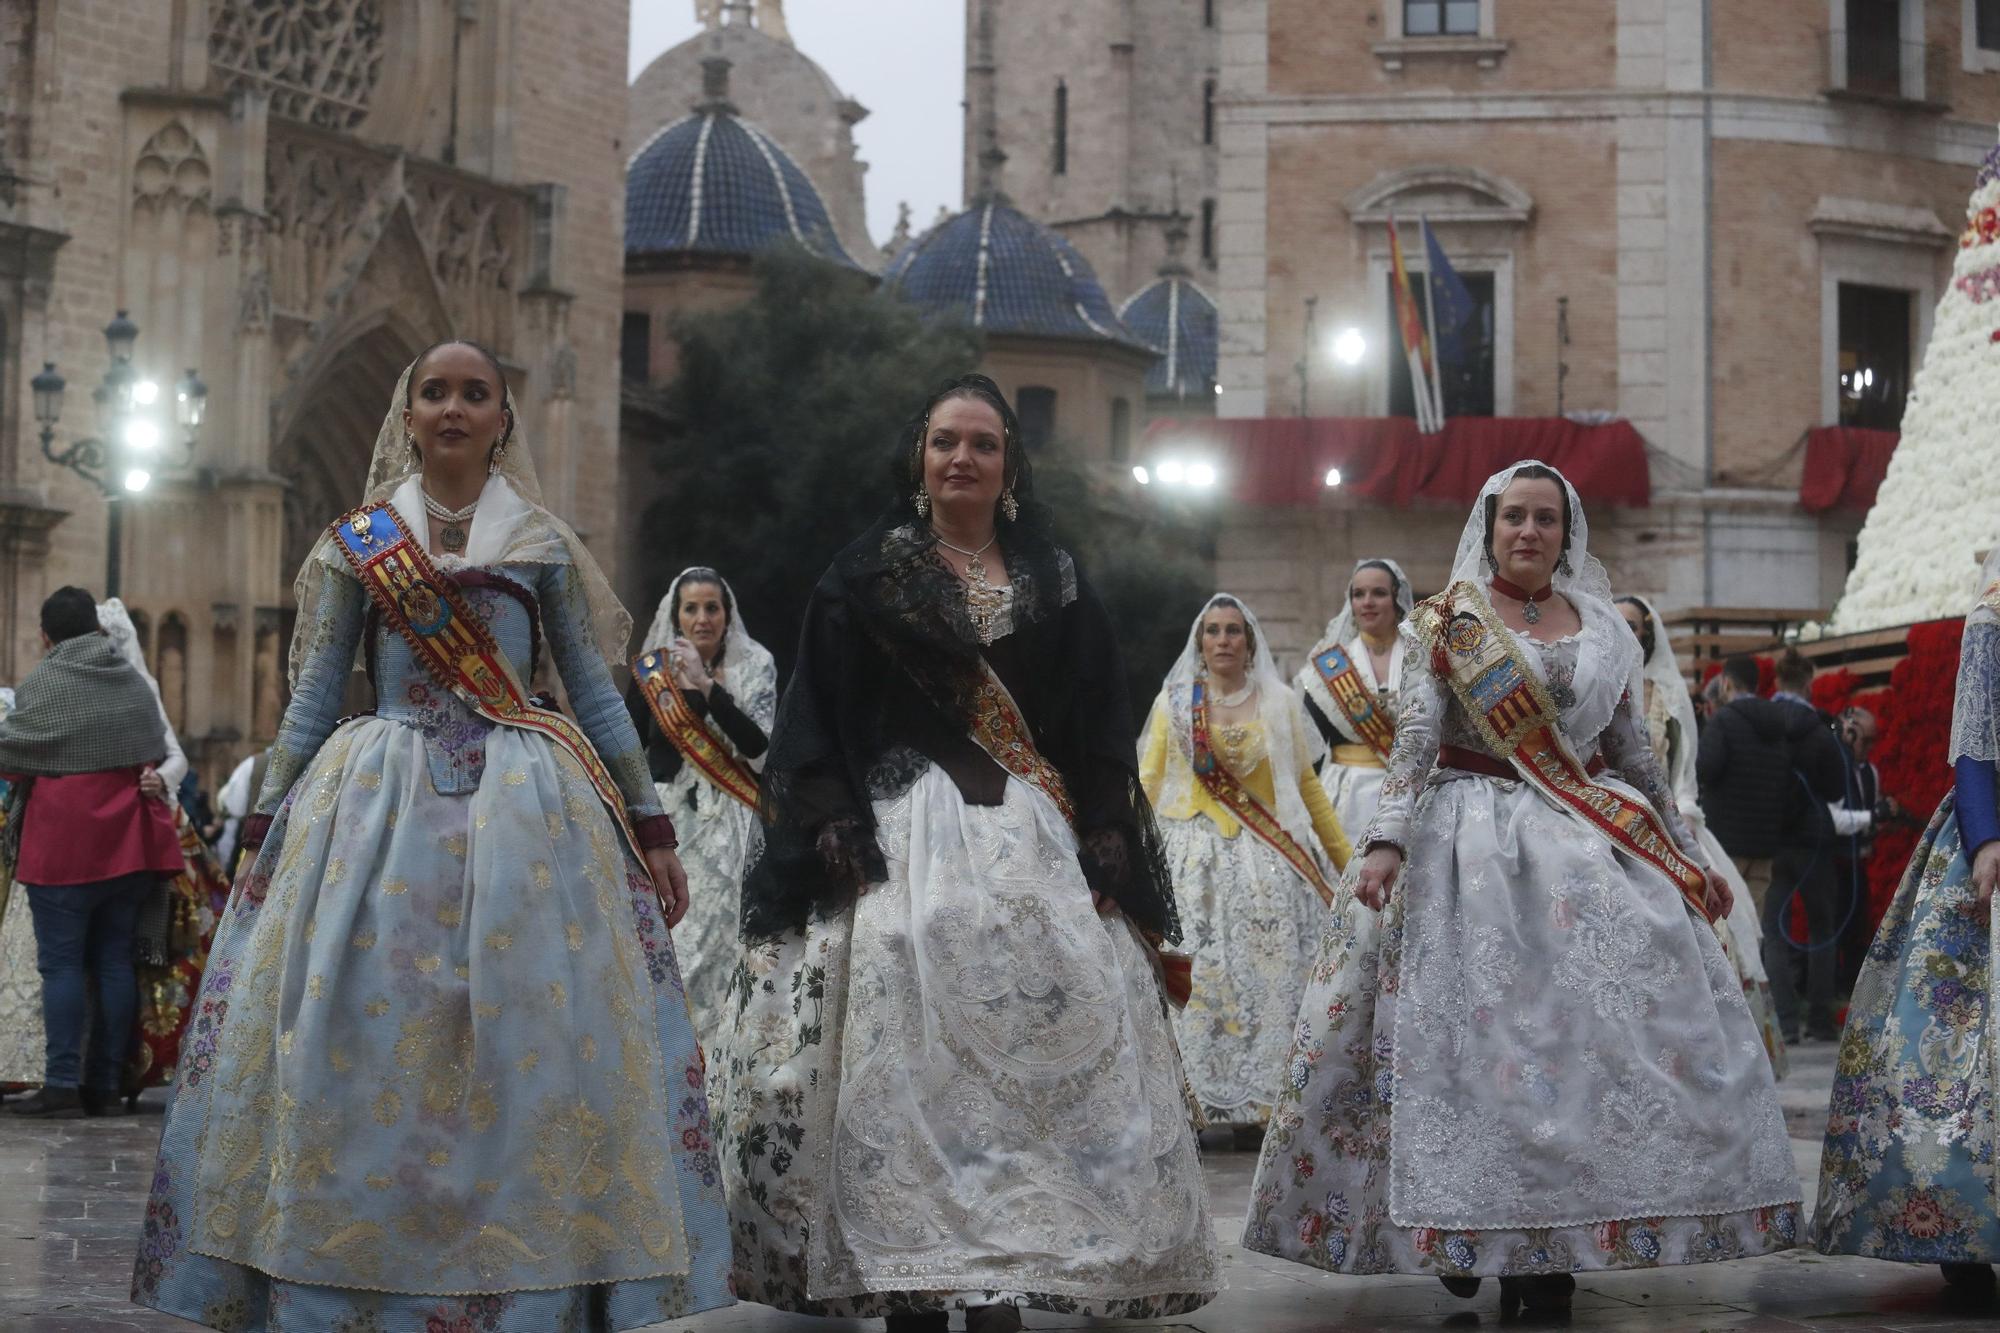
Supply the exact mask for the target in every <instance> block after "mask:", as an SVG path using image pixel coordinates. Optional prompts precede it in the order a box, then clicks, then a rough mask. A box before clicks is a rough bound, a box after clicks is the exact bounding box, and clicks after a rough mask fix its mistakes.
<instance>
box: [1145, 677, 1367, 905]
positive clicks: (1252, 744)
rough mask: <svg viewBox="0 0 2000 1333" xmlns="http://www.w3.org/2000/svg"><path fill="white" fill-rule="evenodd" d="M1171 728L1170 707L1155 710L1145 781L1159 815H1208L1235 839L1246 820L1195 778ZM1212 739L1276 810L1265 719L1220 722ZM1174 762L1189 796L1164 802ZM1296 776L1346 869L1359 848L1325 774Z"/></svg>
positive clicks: (1324, 838) (1322, 835)
mask: <svg viewBox="0 0 2000 1333" xmlns="http://www.w3.org/2000/svg"><path fill="white" fill-rule="evenodd" d="M1169 726H1170V722H1169V720H1168V717H1167V710H1165V709H1163V708H1156V709H1154V710H1153V716H1152V719H1151V721H1149V722H1148V723H1147V726H1146V735H1145V738H1144V739H1143V740H1142V741H1141V742H1140V746H1139V781H1140V783H1141V785H1143V786H1144V787H1145V789H1146V796H1147V799H1149V800H1151V801H1152V802H1153V813H1154V814H1156V815H1158V816H1159V817H1160V818H1161V819H1195V818H1206V819H1207V820H1208V821H1209V822H1210V823H1212V824H1214V825H1215V830H1216V832H1218V833H1220V834H1221V835H1222V836H1223V837H1225V838H1233V837H1235V836H1236V835H1237V833H1238V832H1240V831H1241V830H1242V827H1243V825H1242V823H1241V822H1240V821H1239V820H1238V819H1237V818H1236V817H1235V816H1234V815H1232V814H1230V813H1229V811H1228V810H1226V809H1224V808H1223V807H1222V805H1221V804H1219V803H1218V802H1217V801H1216V799H1215V798H1214V797H1213V796H1210V795H1209V794H1208V789H1207V788H1206V787H1204V786H1202V785H1201V782H1200V781H1199V780H1198V779H1196V778H1195V776H1194V772H1193V769H1192V768H1191V766H1190V765H1189V763H1188V758H1187V755H1186V753H1185V752H1183V751H1182V749H1181V747H1180V746H1179V745H1178V744H1176V743H1175V742H1174V740H1173V738H1172V737H1171V736H1170V735H1168V729H1169ZM1210 739H1211V740H1212V742H1213V744H1214V746H1215V755H1216V758H1218V759H1220V760H1221V761H1222V763H1223V766H1224V767H1226V768H1227V769H1228V770H1229V771H1230V772H1231V773H1233V774H1235V775H1236V780H1237V781H1238V782H1240V783H1242V784H1243V787H1244V789H1245V790H1247V791H1248V792H1249V793H1250V794H1251V795H1252V796H1254V797H1256V798H1257V801H1258V803H1259V804H1261V805H1262V806H1263V807H1264V808H1265V809H1267V810H1275V809H1276V808H1277V788H1276V787H1275V785H1274V783H1275V780H1276V773H1277V766H1276V765H1274V764H1273V763H1272V762H1271V747H1270V742H1269V732H1268V729H1267V728H1266V727H1265V726H1264V720H1263V719H1262V718H1253V719H1252V720H1251V721H1249V722H1246V723H1244V724H1242V725H1240V726H1218V727H1216V728H1214V730H1213V731H1212V732H1211V733H1210ZM1170 765H1171V766H1173V767H1174V768H1175V769H1176V774H1175V775H1176V777H1180V778H1185V779H1186V781H1180V782H1176V783H1175V784H1174V786H1175V787H1176V788H1177V789H1179V790H1180V791H1183V792H1185V793H1187V794H1186V795H1184V796H1180V797H1178V798H1177V799H1174V800H1169V801H1164V802H1163V801H1162V799H1161V793H1163V792H1164V791H1165V790H1166V788H1167V781H1166V777H1167V771H1168V768H1169V766H1170ZM1293 780H1294V781H1296V782H1297V783H1298V784H1299V799H1300V800H1301V801H1303V802H1304V803H1305V807H1306V813H1307V814H1308V815H1310V816H1311V817H1312V824H1313V832H1314V834H1315V835H1317V836H1318V838H1319V843H1320V846H1321V847H1322V848H1323V849H1324V850H1325V851H1326V854H1327V856H1328V857H1330V858H1331V859H1332V861H1333V865H1334V869H1336V870H1344V869H1346V867H1347V858H1348V857H1349V856H1350V855H1352V854H1353V847H1352V846H1351V845H1350V844H1349V842H1348V840H1347V834H1346V831H1345V830H1343V829H1342V828H1341V827H1340V817H1339V816H1338V815H1336V814H1334V812H1333V803H1332V802H1331V801H1329V800H1327V799H1326V789H1325V788H1323V787H1321V786H1320V783H1319V775H1318V774H1316V773H1314V772H1313V771H1312V769H1311V767H1307V768H1305V769H1304V770H1303V771H1301V772H1300V773H1299V774H1298V775H1297V777H1296V778H1295V779H1293Z"/></svg>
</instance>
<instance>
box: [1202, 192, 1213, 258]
mask: <svg viewBox="0 0 2000 1333" xmlns="http://www.w3.org/2000/svg"><path fill="white" fill-rule="evenodd" d="M1201 262H1202V263H1204V264H1213V263H1214V262H1215V200H1213V199H1204V200H1202V201H1201Z"/></svg>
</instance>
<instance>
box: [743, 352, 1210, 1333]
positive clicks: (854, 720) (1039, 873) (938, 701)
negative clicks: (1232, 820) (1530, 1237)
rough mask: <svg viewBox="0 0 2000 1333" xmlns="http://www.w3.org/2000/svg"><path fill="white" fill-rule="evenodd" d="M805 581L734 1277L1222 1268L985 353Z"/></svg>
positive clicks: (1106, 625) (1139, 1310)
mask: <svg viewBox="0 0 2000 1333" xmlns="http://www.w3.org/2000/svg"><path fill="white" fill-rule="evenodd" d="M901 466H902V467H904V468H907V472H906V473H904V474H903V475H905V476H906V477H907V489H906V490H905V493H904V496H903V498H900V499H899V500H897V501H896V503H894V504H893V505H891V507H890V508H889V510H888V512H886V513H885V514H884V515H883V517H882V518H881V519H879V520H878V521H877V522H876V523H875V525H874V526H873V527H872V528H870V529H869V530H868V532H867V533H865V534H864V535H863V536H862V537H861V538H860V539H859V540H858V541H856V542H855V543H853V544H852V545H851V546H849V547H848V548H847V549H846V550H844V551H842V552H841V553H840V554H839V555H838V556H837V557H835V559H834V562H833V564H832V566H831V567H830V568H829V569H828V570H827V571H826V573H825V574H824V575H823V576H822V577H821V578H820V581H819V584H818V586H817V587H816V588H815V589H814V593H813V599H812V603H811V605H810V606H809V608H808V609H807V612H806V621H805V627H804V630H803V632H802V635H801V639H800V647H799V656H798V667H797V670H796V671H795V673H794V675H793V677H792V681H791V684H790V686H789V687H788V688H787V690H786V692H785V696H784V699H783V700H782V702H781V703H780V705H779V708H778V720H777V726H776V728H775V730H774V731H773V734H772V738H771V749H770V753H769V757H768V759H767V761H766V765H765V769H764V789H763V792H764V802H765V817H766V820H767V822H768V824H769V831H768V835H767V841H766V846H765V851H764V854H763V856H762V857H761V859H760V860H759V861H758V863H757V864H756V865H755V866H754V867H753V868H752V869H751V871H750V874H749V878H748V880H747V882H746V884H745V885H744V892H743V928H744V936H745V943H746V956H745V966H744V968H743V969H742V970H741V971H740V972H739V973H738V976H737V983H736V994H735V997H734V1001H733V1010H732V1016H733V1019H734V1021H733V1023H732V1025H731V1027H732V1035H731V1037H730V1038H729V1044H728V1050H727V1059H728V1068H727V1070H726V1072H725V1077H724V1082H725V1084H726V1086H727V1088H728V1096H727V1101H726V1103H725V1110H724V1115H723V1121H724V1131H723V1132H724V1136H725V1139H726V1143H725V1151H724V1152H723V1160H724V1163H725V1168H724V1169H725V1172H726V1174H727V1176H728V1182H727V1183H728V1186H729V1194H730V1199H731V1208H732V1212H733V1214H734V1218H733V1221H734V1232H735V1242H736V1272H735V1282H736V1288H737V1291H738V1294H739V1295H741V1296H742V1297H743V1298H744V1299H747V1300H754V1301H761V1302H763V1303H765V1304H768V1305H775V1306H778V1307H780V1308H783V1309H788V1310H795V1311H801V1312H804V1313H810V1314H823V1315H842V1316H863V1317H866V1316H875V1315H886V1316H889V1318H890V1326H891V1328H892V1329H894V1330H897V1331H898V1333H902V1331H903V1330H911V1331H914V1330H942V1329H944V1328H945V1326H946V1325H945V1319H946V1314H945V1312H946V1311H947V1310H949V1309H950V1308H951V1307H952V1306H955V1305H958V1306H964V1307H966V1309H967V1321H968V1322H967V1327H968V1328H969V1329H972V1330H974V1333H988V1331H990V1330H1006V1329H1013V1328H1018V1327H1020V1319H1019V1314H1018V1307H1020V1306H1023V1305H1030V1306H1038V1307H1041V1308H1044V1309H1051V1310H1061V1311H1065V1312H1071V1313H1084V1314H1094V1315H1103V1316H1110V1317H1122V1318H1148V1317H1152V1316H1157V1315H1166V1314H1177V1313H1181V1312H1183V1311H1187V1310H1192V1309H1194V1308H1196V1307H1197V1306H1200V1305H1201V1304H1203V1303H1204V1302H1206V1301H1207V1300H1208V1299H1209V1298H1210V1297H1212V1296H1213V1295H1214V1294H1215V1291H1216V1289H1217V1288H1218V1287H1219V1285H1220V1281H1219V1272H1218V1263H1217V1255H1216V1249H1215V1243H1214V1239H1213V1235H1212V1228H1211V1227H1210V1225H1209V1218H1208V1200H1207V1194H1206V1191H1205V1188H1204V1186H1203V1184H1202V1179H1201V1171H1200V1165H1199V1162H1198V1161H1197V1158H1196V1154H1195V1146H1194V1137H1193V1134H1192V1132H1191V1131H1190V1128H1189V1124H1188V1119H1187V1110H1186V1105H1185V1101H1184V1097H1183V1083H1182V1077H1181V1069H1180V1060H1179V1057H1178V1055H1177V1053H1176V1052H1175V1050H1174V1046H1173V1037H1172V1031H1171V1028H1170V1026H1169V1024H1168V1021H1167V1017H1166V1012H1165V1006H1164V1001H1163V991H1162V976H1163V973H1162V970H1161V963H1160V955H1159V953H1158V945H1159V943H1160V942H1161V941H1162V940H1172V939H1174V938H1176V937H1177V936H1178V923H1177V922H1176V921H1175V919H1174V909H1173V896H1172V889H1171V886H1170V883H1169V880H1168V877H1167V874H1166V870H1165V865H1164V862H1163V859H1162V857H1161V853H1160V843H1159V834H1158V831H1157V830H1156V829H1155V828H1154V825H1153V817H1152V812H1151V810H1150V809H1149V807H1148V806H1147V803H1146V798H1145V795H1144V794H1143V792H1142V791H1141V790H1140V787H1139V781H1138V774H1137V770H1136V765H1135V763H1134V739H1135V729H1134V726H1133V723H1132V715H1131V708H1130V705H1129V703H1128V701H1127V699H1126V697H1125V690H1124V687H1123V684H1122V681H1123V679H1124V676H1123V671H1122V668H1121V666H1120V663H1119V654H1118V648H1117V644H1116V642H1115V640H1114V638H1113V636H1112V631H1111V624H1110V620H1109V618H1108V617H1107V616H1106V614H1105V611H1104V607H1103V604H1102V603H1100V602H1099V601H1098V600H1097V597H1096V595H1095V594H1094V593H1093V592H1092V591H1091V588H1090V585H1089V584H1088V583H1087V582H1085V581H1084V580H1083V578H1082V577H1081V576H1080V575H1079V573H1078V572H1077V570H1076V567H1075V565H1074V564H1073V563H1072V562H1071V560H1070V557H1069V556H1068V554H1067V553H1065V552H1064V551H1062V550H1060V549H1058V548H1057V547H1056V546H1055V544H1054V543H1053V542H1052V541H1051V540H1050V538H1049V536H1048V533H1047V528H1046V524H1045V522H1044V520H1043V517H1042V516H1041V515H1040V514H1039V513H1038V512H1037V511H1036V508H1035V506H1034V503H1033V500H1032V497H1031V495H1030V487H1029V469H1028V461H1027V458H1026V457H1025V455H1024V453H1023V452H1022V449H1021V446H1020V432H1019V427H1018V425H1017V423H1016V421H1015V418H1014V413H1013V410H1012V409H1011V408H1010V407H1009V406H1008V404H1007V401H1006V399H1005V397H1004V396H1003V395H1002V394H1001V392H1000V390H999V388H998V387H997V386H995V385H994V383H993V382H992V381H991V380H989V379H987V378H985V377H984V376H979V375H973V376H967V377H965V378H963V379H960V380H956V381H953V382H952V383H950V384H948V385H946V386H944V387H943V388H941V389H939V390H938V391H937V392H936V393H934V394H933V395H932V396H931V398H930V400H929V402H927V403H926V404H925V407H924V411H923V412H922V413H921V414H920V416H918V417H917V418H916V419H915V420H914V421H913V422H912V424H911V427H910V430H909V432H908V434H907V438H906V440H905V442H904V451H903V454H902V460H901Z"/></svg>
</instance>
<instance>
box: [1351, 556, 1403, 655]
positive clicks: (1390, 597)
mask: <svg viewBox="0 0 2000 1333" xmlns="http://www.w3.org/2000/svg"><path fill="white" fill-rule="evenodd" d="M1347 604H1348V605H1349V606H1350V607H1352V608H1354V623H1355V626H1356V627H1357V628H1359V629H1360V631H1361V632H1362V633H1363V634H1366V635H1368V636H1369V637H1370V638H1376V639H1379V638H1381V637H1382V636H1384V635H1385V634H1387V633H1388V632H1389V631H1390V630H1392V629H1394V628H1395V627H1396V622H1397V620H1398V619H1400V618H1401V614H1400V612H1398V610H1397V609H1396V581H1395V580H1394V579H1392V578H1390V577H1389V571H1388V570H1386V569H1374V568H1369V569H1364V570H1362V571H1361V572H1359V573H1358V574H1356V575H1355V576H1354V581H1353V582H1352V583H1350V584H1348V585H1347Z"/></svg>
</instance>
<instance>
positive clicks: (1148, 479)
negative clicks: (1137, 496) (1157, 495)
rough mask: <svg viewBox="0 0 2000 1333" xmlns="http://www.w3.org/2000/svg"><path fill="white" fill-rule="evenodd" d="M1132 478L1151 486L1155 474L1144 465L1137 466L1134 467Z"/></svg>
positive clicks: (1143, 484) (1142, 484) (1141, 483)
mask: <svg viewBox="0 0 2000 1333" xmlns="http://www.w3.org/2000/svg"><path fill="white" fill-rule="evenodd" d="M1132 480H1134V481H1136V482H1138V483H1139V484H1140V485H1141V486H1150V485H1152V484H1153V474H1152V473H1150V472H1148V471H1146V469H1145V468H1143V467H1135V468H1133V469H1132Z"/></svg>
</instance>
